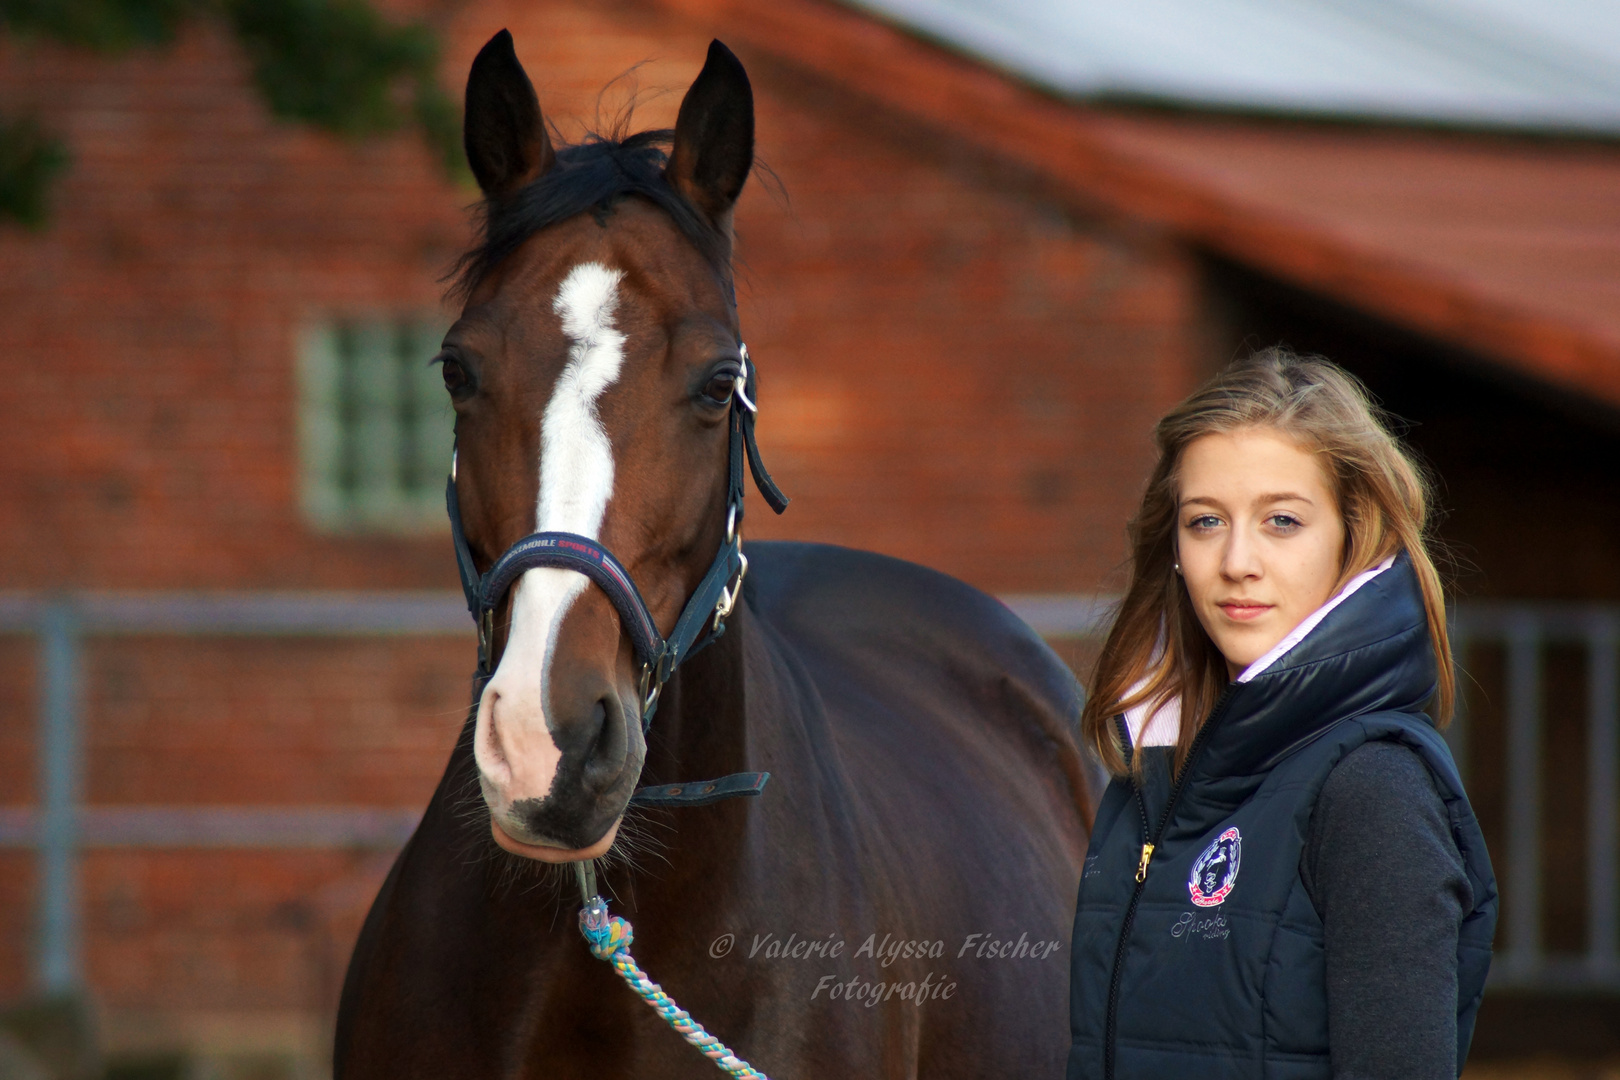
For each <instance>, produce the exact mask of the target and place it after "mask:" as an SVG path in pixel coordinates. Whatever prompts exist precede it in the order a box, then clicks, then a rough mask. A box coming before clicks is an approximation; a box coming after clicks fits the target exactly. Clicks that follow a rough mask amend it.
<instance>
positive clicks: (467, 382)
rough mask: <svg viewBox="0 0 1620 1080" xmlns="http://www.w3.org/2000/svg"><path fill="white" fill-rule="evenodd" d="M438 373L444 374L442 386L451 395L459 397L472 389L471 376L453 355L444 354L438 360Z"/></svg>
mask: <svg viewBox="0 0 1620 1080" xmlns="http://www.w3.org/2000/svg"><path fill="white" fill-rule="evenodd" d="M439 368H440V374H441V375H443V376H444V388H445V389H446V390H448V391H450V396H451V397H460V396H461V395H463V394H465V393H466V392H467V391H468V390H470V389H472V377H471V376H470V375H468V374H467V369H466V367H465V366H463V365H462V363H461V361H460V360H457V359H456V358H455V357H453V356H446V357H444V358H443V359H442V360H440V361H439Z"/></svg>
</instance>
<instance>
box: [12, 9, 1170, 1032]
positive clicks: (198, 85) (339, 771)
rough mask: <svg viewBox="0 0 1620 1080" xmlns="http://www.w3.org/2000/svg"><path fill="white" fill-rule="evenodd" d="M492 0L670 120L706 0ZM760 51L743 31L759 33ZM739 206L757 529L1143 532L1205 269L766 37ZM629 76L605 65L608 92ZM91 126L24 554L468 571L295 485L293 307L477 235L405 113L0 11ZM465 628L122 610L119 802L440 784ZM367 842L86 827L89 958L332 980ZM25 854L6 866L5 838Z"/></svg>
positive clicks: (20, 66)
mask: <svg viewBox="0 0 1620 1080" xmlns="http://www.w3.org/2000/svg"><path fill="white" fill-rule="evenodd" d="M502 26H509V27H511V29H512V30H513V32H514V34H515V35H516V38H517V42H518V51H519V54H520V56H521V57H522V58H523V60H524V61H525V63H526V64H527V65H528V67H529V70H530V72H531V74H532V76H533V77H534V80H535V82H536V84H537V86H538V87H539V90H540V93H541V98H542V104H543V106H544V107H545V108H546V109H547V110H548V111H549V112H550V113H551V114H552V115H553V116H554V117H555V118H557V119H558V120H560V121H561V122H563V125H564V129H565V130H572V131H577V130H578V128H577V125H573V124H572V123H571V122H570V119H569V118H570V117H575V118H577V117H582V116H583V117H585V118H587V119H589V118H590V117H591V115H592V114H593V112H594V111H595V109H596V100H597V94H598V91H599V90H600V89H601V87H602V86H603V84H604V83H606V82H607V81H608V80H610V79H612V78H613V77H614V76H616V75H618V74H619V73H621V72H623V71H625V70H626V69H628V68H630V67H631V66H632V65H634V64H636V63H638V62H640V61H643V60H647V59H649V58H651V62H649V63H647V64H646V65H645V66H643V67H642V68H641V69H640V70H639V74H638V78H639V83H640V85H641V87H642V89H643V90H644V91H648V90H654V89H659V88H670V89H672V90H673V91H674V92H672V93H669V94H666V95H664V96H662V97H649V98H648V99H647V100H646V101H645V102H644V104H643V106H642V108H641V110H640V112H639V113H638V121H639V122H640V123H639V124H638V126H655V125H663V124H668V123H669V122H670V121H671V120H672V118H673V115H674V111H675V108H676V106H677V104H678V102H679V92H680V91H681V90H683V89H684V88H685V86H686V84H687V83H688V82H689V81H690V79H691V78H692V77H693V76H694V75H695V74H696V71H697V68H698V65H699V64H700V62H701V59H702V56H703V54H704V49H705V46H706V45H707V42H708V39H709V36H710V32H709V30H708V28H706V27H704V26H700V25H696V24H693V23H687V22H682V21H679V20H677V19H675V18H674V17H672V16H669V15H668V14H665V13H662V12H661V11H659V10H658V9H655V8H653V7H648V6H642V5H639V4H635V3H628V4H608V5H599V4H584V3H575V4H568V3H562V2H557V0H542V2H534V0H523V2H521V3H519V2H512V3H500V2H497V0H482V2H478V3H469V4H466V5H464V6H458V7H457V8H456V10H455V12H454V15H453V19H452V20H451V21H450V22H449V23H448V24H447V40H448V43H449V50H448V58H447V63H446V72H447V73H446V80H447V82H448V83H449V84H451V85H453V86H457V87H459V85H460V84H461V81H462V79H463V78H464V72H465V70H466V65H467V63H468V61H469V60H470V58H471V56H472V54H473V53H474V51H476V49H477V47H478V46H479V45H480V44H482V42H483V41H484V40H485V39H486V38H487V37H488V36H489V35H490V34H491V33H493V32H494V31H495V30H496V29H499V28H500V27H502ZM743 59H744V61H745V62H749V59H750V58H749V56H748V55H747V53H746V52H744V53H743ZM753 74H754V78H755V84H756V93H757V97H758V107H759V152H760V155H761V157H762V158H763V159H764V161H766V162H767V163H768V164H769V165H770V166H771V168H772V169H773V170H774V172H775V174H776V175H777V176H778V177H779V178H780V180H781V184H782V186H783V188H784V189H785V191H786V200H785V201H784V200H783V199H781V198H776V197H773V196H772V195H771V193H770V192H769V190H768V188H767V185H766V184H763V183H760V182H757V181H756V182H754V183H751V184H750V185H749V187H748V189H747V191H746V193H745V195H744V198H743V201H742V204H741V207H740V209H739V214H738V232H739V235H740V255H741V258H742V261H743V263H744V265H745V268H744V272H743V284H742V288H741V299H742V304H743V319H744V325H745V329H746V331H747V335H748V340H749V344H750V348H751V350H752V352H753V354H754V356H755V357H756V358H757V359H758V361H759V363H760V365H761V369H762V382H763V392H764V413H763V418H762V421H761V432H762V434H761V441H762V444H763V447H764V450H765V452H766V455H767V458H768V460H769V462H770V464H771V466H772V468H773V470H774V471H775V472H776V474H777V476H778V478H779V479H780V481H781V482H782V484H783V486H784V488H785V489H786V490H787V491H788V492H789V494H791V495H792V496H793V498H794V503H793V506H792V508H791V509H790V511H789V512H788V514H787V516H786V517H784V518H782V519H781V520H779V521H778V520H772V519H771V518H770V515H769V514H768V513H767V512H766V511H765V510H764V507H763V505H762V504H760V503H759V502H757V501H755V502H754V503H753V504H752V506H753V509H754V513H753V514H752V515H751V516H750V518H749V524H748V529H749V533H750V535H752V536H756V537H757V536H770V537H803V538H813V539H819V540H828V541H835V542H838V543H844V544H850V545H855V546H861V547H869V548H875V549H878V550H882V551H886V552H891V553H894V554H898V555H901V556H904V557H907V558H911V559H915V560H918V561H921V562H924V563H928V564H930V565H933V566H936V567H939V568H941V569H944V570H947V571H949V572H952V573H955V574H958V575H960V576H963V577H965V578H966V579H968V580H969V581H972V582H974V583H976V584H978V585H981V586H983V587H986V588H989V589H993V590H999V591H1010V590H1063V591H1071V590H1090V589H1095V588H1098V587H1099V586H1101V585H1102V584H1103V583H1104V581H1105V578H1106V576H1107V574H1108V573H1109V571H1110V569H1111V568H1112V567H1114V566H1115V565H1116V564H1117V562H1118V561H1119V559H1120V558H1121V556H1122V554H1123V546H1122V524H1123V521H1124V519H1125V517H1126V516H1127V514H1128V512H1129V509H1130V506H1131V504H1132V502H1133V499H1134V496H1135V493H1136V487H1137V484H1138V483H1139V481H1140V478H1141V476H1142V475H1143V473H1144V472H1145V469H1146V467H1147V431H1148V429H1149V427H1150V425H1151V422H1152V420H1153V418H1154V417H1155V416H1156V415H1157V414H1158V412H1160V411H1161V410H1162V409H1163V408H1164V407H1165V406H1166V405H1167V404H1168V403H1169V402H1171V401H1172V400H1174V399H1175V398H1176V397H1178V396H1180V394H1181V393H1183V392H1184V391H1185V389H1186V383H1187V380H1188V378H1189V377H1190V376H1189V375H1188V372H1189V371H1190V370H1191V368H1192V360H1191V353H1192V351H1193V346H1192V343H1191V331H1190V322H1191V314H1190V313H1191V312H1192V310H1193V308H1194V306H1195V305H1194V303H1193V301H1192V290H1193V281H1192V275H1191V273H1190V271H1189V269H1188V266H1187V264H1186V263H1185V262H1184V260H1183V258H1182V256H1180V255H1179V254H1178V253H1177V252H1176V251H1175V250H1174V249H1173V248H1172V247H1170V246H1169V245H1168V244H1166V243H1164V242H1163V241H1161V240H1159V239H1156V238H1154V237H1151V236H1140V235H1135V234H1132V233H1130V232H1129V231H1128V230H1125V229H1124V228H1123V227H1121V226H1118V225H1112V224H1107V223H1103V222H1100V221H1097V220H1094V219H1092V218H1089V217H1088V216H1086V214H1085V213H1084V212H1083V211H1082V210H1081V209H1079V208H1075V207H1072V206H1065V205H1063V204H1061V203H1059V202H1057V201H1054V200H1053V199H1051V198H1049V197H1048V196H1047V195H1045V194H1044V193H1043V192H1042V191H1041V190H1040V189H1039V188H1037V187H1036V186H1034V185H1033V184H1032V183H1031V182H1029V181H1028V180H1027V179H1026V178H1024V177H1022V176H1020V175H1018V174H1017V173H1016V172H1014V171H1013V170H1010V169H1006V168H1003V167H1001V166H999V165H998V164H997V163H996V162H994V161H990V160H986V159H984V158H983V157H980V156H977V155H976V154H975V153H974V152H972V151H971V150H970V149H969V148H967V147H964V146H961V145H959V144H956V143H953V142H952V141H951V140H950V139H949V138H948V137H943V136H942V135H941V134H940V133H938V132H928V131H918V130H913V129H910V128H908V127H907V126H906V125H904V124H903V123H901V122H900V121H898V120H897V119H896V118H894V117H892V116H888V115H886V114H885V113H884V112H883V110H882V108H881V103H873V102H870V101H866V100H863V99H859V98H856V97H853V96H850V95H848V94H846V93H844V92H843V91H840V90H839V89H838V88H836V87H833V86H829V85H826V84H823V83H818V82H815V81H814V80H810V79H808V78H806V77H803V76H800V75H796V74H794V73H792V72H790V71H786V70H782V69H781V68H780V67H779V66H772V65H770V64H766V63H760V64H758V65H756V66H755V67H754V69H753ZM610 100H611V99H610ZM23 107H37V108H38V109H39V110H40V112H41V114H42V115H43V117H44V119H45V120H46V121H47V122H48V123H49V124H50V125H51V126H53V127H54V128H56V129H57V130H58V131H61V132H63V133H64V134H65V135H66V136H67V138H68V140H69V142H70V143H71V145H72V147H73V152H74V156H75V161H74V165H73V168H72V171H71V172H70V173H69V174H68V176H67V178H66V179H65V181H64V182H63V183H62V185H61V186H60V188H59V190H58V192H57V199H56V203H57V213H56V219H55V222H54V224H53V225H52V227H51V228H50V229H49V230H48V231H47V232H45V233H43V234H40V235H37V236H33V235H27V234H23V233H20V232H18V231H17V230H15V229H5V230H0V319H3V321H4V325H5V326H6V332H7V341H8V344H9V346H10V357H9V358H10V361H11V363H10V365H9V369H10V370H9V377H8V378H7V379H5V380H0V415H4V416H5V417H6V422H5V423H4V424H3V425H0V588H57V587H90V586H93V587H103V588H135V587H139V588H219V587H231V588H286V587H298V588H324V587H344V588H395V587H434V588H447V589H450V588H454V585H455V572H454V570H453V566H452V561H451V558H450V553H449V550H448V544H447V541H446V539H445V538H444V537H442V536H439V537H432V538H426V539H419V540H414V541H406V540H395V539H386V538H383V539H357V538H347V539H336V538H330V537H321V536H318V535H315V534H313V533H312V532H311V531H310V530H308V529H307V528H306V527H305V525H304V524H303V522H302V521H301V519H300V516H299V512H298V503H297V462H296V443H295V419H296V417H295V404H296V402H295V386H294V381H293V335H294V334H295V332H296V331H297V329H298V327H299V326H300V324H301V322H302V321H303V320H306V319H308V318H311V317H316V316H320V315H324V314H333V313H337V314H341V313H351V312H352V313H366V312H372V311H391V310H410V309H413V308H420V307H423V306H431V305H433V304H435V303H436V302H437V299H438V296H439V285H438V284H437V282H436V278H437V277H438V275H439V274H440V273H441V272H442V271H443V269H444V268H445V266H446V264H447V263H448V261H449V260H450V259H451V258H453V256H454V255H455V254H456V253H457V251H458V250H459V246H460V245H461V244H462V243H463V242H464V241H465V239H466V237H467V225H466V220H465V217H464V215H463V213H462V209H461V208H462V207H463V205H464V204H466V203H467V202H468V201H470V198H471V194H470V193H469V192H467V191H458V190H454V189H452V188H450V187H449V186H447V185H446V183H445V182H444V181H443V180H442V179H441V178H440V177H439V175H438V174H437V173H436V172H435V171H434V168H433V167H432V165H431V163H430V161H429V159H428V157H427V155H426V153H425V152H424V151H423V150H422V149H421V148H420V147H419V146H418V145H417V144H416V143H415V142H414V141H412V140H411V139H409V138H403V137H402V138H399V139H394V140H385V141H379V142H371V143H363V144H358V145H346V144H342V143H340V142H338V141H336V140H334V139H331V138H329V137H327V136H324V135H320V134H317V133H312V132H310V131H307V130H301V129H296V128H290V127H286V126H282V125H278V124H277V123H275V122H273V121H272V120H271V119H269V118H268V117H267V116H266V114H265V113H264V111H263V109H262V108H261V106H260V105H259V103H258V102H257V100H256V98H255V96H254V94H253V92H252V90H251V88H250V87H249V85H248V83H247V79H246V75H245V71H244V67H243V64H242V62H241V59H240V57H239V56H238V55H237V53H236V52H235V51H234V48H233V47H232V46H231V45H230V44H229V42H228V41H227V39H226V38H225V37H224V36H223V35H222V34H220V33H218V32H216V31H214V30H212V29H209V28H200V29H196V30H193V31H191V32H189V33H187V34H186V35H185V36H184V37H183V39H182V40H181V41H180V42H179V43H178V44H177V45H176V46H175V47H174V48H173V49H171V50H169V51H168V52H166V53H160V54H151V53H135V54H131V55H129V56H127V57H124V58H120V59H114V60H108V59H104V58H92V57H87V56H82V55H77V54H69V53H66V52H62V51H59V50H56V49H53V48H45V47H40V48H32V49H21V48H18V47H17V46H15V45H5V46H0V108H5V109H8V110H12V111H16V110H18V109H20V108H23ZM469 650H470V642H469V643H466V645H465V647H456V646H451V645H446V644H434V643H431V642H420V643H397V642H396V643H390V644H377V645H370V644H348V645H337V644H333V643H331V642H322V643H318V644H316V643H297V642H284V641H283V642H276V643H265V642H257V643H255V642H242V641H231V642H217V643H202V644H198V643H195V642H176V641H173V640H169V641H161V640H159V641H148V642H140V641H128V640H124V641H117V642H103V643H99V644H95V645H94V646H93V647H92V648H91V650H90V654H89V656H88V658H87V669H88V675H87V685H86V687H85V699H86V703H87V709H88V721H87V722H88V731H87V742H88V746H89V755H90V756H89V766H88V781H87V783H88V790H89V793H90V798H91V799H92V800H93V801H96V802H103V803H110V802H137V803H139V802H154V801H156V802H166V803H174V802H180V803H194V804H209V803H283V804H285V803H307V802H321V803H342V802H353V803H364V804H383V805H390V804H391V805H407V806H408V805H420V804H421V803H423V802H424V801H425V799H426V797H427V795H428V793H429V792H430V790H431V788H432V785H433V782H434V780H435V779H436V777H437V775H438V772H439V770H440V768H441V767H442V764H443V760H444V757H445V755H446V753H447V752H448V749H449V745H450V743H451V740H452V737H453V733H454V731H455V728H456V724H457V722H458V720H459V717H460V710H461V708H462V706H463V703H464V697H465V675H466V669H467V667H468V666H469V657H468V655H467V654H468V652H469ZM0 671H3V672H4V677H5V680H6V681H5V685H4V687H0V706H3V707H4V710H5V712H4V720H3V724H4V728H3V729H0V784H3V785H4V788H3V792H4V793H3V794H0V802H5V803H15V802H20V801H24V800H26V799H28V798H30V797H31V788H32V774H33V764H32V758H31V755H32V751H33V738H32V724H33V722H34V721H33V708H34V705H33V687H32V683H31V678H32V676H31V660H30V658H29V654H28V652H27V650H26V649H25V648H24V647H23V646H21V645H15V646H14V645H5V646H4V649H3V651H0ZM30 867H31V863H30V861H29V860H27V859H25V858H23V857H21V856H17V855H11V854H5V855H0V882H4V884H0V927H3V928H4V929H0V997H5V996H9V995H11V994H13V993H18V992H21V991H22V990H23V988H24V987H25V985H26V972H27V967H26V964H27V955H28V949H29V940H30V934H31V929H30V928H31V918H32V916H31V914H30V912H31V904H32V893H31V889H32V870H31V869H30ZM381 870H382V867H381V866H380V865H379V864H378V863H377V861H376V860H375V859H374V858H368V857H364V856H360V855H348V854H343V853H331V854H313V855H312V854H309V853H240V854H228V855H221V854H218V853H186V852H173V853H163V854H140V853H102V854H95V855H92V856H91V857H90V858H89V860H88V862H87V868H86V884H85V895H86V912H87V916H86V917H87V920H88V923H87V934H88V942H89V955H88V958H87V966H88V969H89V971H90V973H91V976H92V980H93V983H94V985H95V987H96V988H97V991H98V993H99V994H101V995H102V997H103V999H104V1000H105V1001H106V1002H108V1003H109V1004H110V1005H112V1006H113V1007H114V1008H115V1010H116V1009H124V1010H137V1011H138V1010H140V1009H147V1010H150V1009H163V1008H172V1009H204V1008H214V1009H253V1008H263V1009H289V1008H291V1009H304V1010H321V1009H324V1008H326V1007H327V1006H328V1004H329V995H330V992H331V989H332V978H333V976H332V971H331V969H332V968H333V966H334V965H337V966H339V967H340V966H341V963H342V959H343V957H344V956H346V952H347V948H348V941H349V940H350V935H352V933H353V932H354V928H355V926H356V925H357V921H356V920H357V919H358V917H359V914H358V913H359V912H363V909H364V905H365V902H366V901H367V900H368V899H369V896H370V894H371V892H372V891H373V890H374V888H375V884H376V882H377V881H378V880H379V875H380V873H381ZM14 871H15V872H14Z"/></svg>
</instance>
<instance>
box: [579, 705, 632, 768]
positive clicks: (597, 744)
mask: <svg viewBox="0 0 1620 1080" xmlns="http://www.w3.org/2000/svg"><path fill="white" fill-rule="evenodd" d="M590 725H591V729H592V730H593V731H594V733H595V737H594V738H593V739H592V740H591V743H590V746H589V748H588V749H587V750H586V751H585V762H584V768H583V772H584V774H585V776H584V778H585V782H586V783H587V784H589V785H590V786H592V787H595V788H605V787H608V786H610V785H611V784H613V783H614V782H615V781H616V780H618V778H619V774H620V773H621V772H622V771H623V770H624V757H625V751H626V748H627V741H626V738H625V727H624V710H622V709H620V708H619V705H618V702H617V701H615V700H614V699H613V698H612V697H606V696H605V697H601V698H598V699H597V701H596V704H595V705H593V706H592V707H591V719H590Z"/></svg>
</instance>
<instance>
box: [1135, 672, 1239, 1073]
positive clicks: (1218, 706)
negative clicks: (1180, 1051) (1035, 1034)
mask: <svg viewBox="0 0 1620 1080" xmlns="http://www.w3.org/2000/svg"><path fill="white" fill-rule="evenodd" d="M1235 685H1236V684H1235V683H1228V684H1227V687H1226V689H1225V690H1222V691H1221V696H1220V698H1219V699H1217V700H1216V702H1215V707H1214V708H1213V709H1211V710H1210V713H1209V719H1208V720H1205V721H1204V725H1203V726H1202V727H1200V728H1199V729H1198V734H1197V735H1194V736H1193V741H1192V746H1190V747H1188V749H1187V761H1186V763H1185V764H1183V765H1182V767H1181V772H1180V773H1179V774H1178V775H1177V776H1176V782H1175V784H1173V785H1172V786H1171V788H1170V798H1169V799H1168V800H1166V802H1165V804H1164V813H1162V814H1160V815H1159V827H1158V828H1157V829H1156V830H1154V831H1152V832H1149V831H1148V812H1147V799H1146V798H1145V797H1144V796H1143V794H1142V789H1141V788H1140V787H1137V785H1136V781H1135V780H1134V779H1133V780H1130V785H1131V790H1132V791H1133V792H1135V794H1136V808H1137V809H1138V810H1140V811H1141V813H1142V861H1141V862H1140V863H1138V864H1137V867H1136V887H1135V888H1134V889H1132V890H1131V900H1130V903H1129V904H1127V905H1126V906H1125V921H1124V923H1123V924H1121V926H1120V928H1119V944H1118V945H1116V946H1115V947H1114V969H1113V971H1112V972H1111V973H1110V975H1109V979H1108V1015H1107V1017H1106V1019H1105V1020H1104V1025H1103V1080H1114V1058H1115V1052H1114V1043H1115V1041H1116V1038H1117V1036H1118V1031H1117V1028H1118V1024H1119V982H1120V978H1121V976H1122V975H1123V973H1124V963H1125V944H1126V942H1128V941H1129V940H1130V938H1131V929H1132V927H1133V926H1134V925H1135V924H1136V905H1137V904H1138V903H1140V902H1141V900H1142V889H1143V888H1144V887H1145V886H1146V885H1147V870H1148V863H1150V862H1151V861H1152V860H1153V851H1154V849H1155V848H1157V847H1158V846H1159V841H1160V840H1162V839H1163V838H1164V830H1165V828H1166V827H1167V826H1168V825H1169V824H1170V815H1171V814H1173V813H1175V809H1176V803H1177V802H1179V801H1180V799H1181V790H1182V788H1183V787H1185V786H1186V784H1187V777H1188V776H1190V775H1192V768H1193V762H1195V761H1196V760H1198V752H1199V751H1200V750H1202V749H1203V747H1204V738H1205V736H1207V735H1208V734H1209V732H1210V730H1211V729H1212V728H1214V726H1215V721H1217V720H1219V719H1220V717H1221V714H1222V713H1223V712H1225V711H1226V703H1227V700H1228V699H1229V698H1230V697H1231V696H1232V688H1233V686H1235ZM1119 726H1120V731H1121V732H1122V733H1123V734H1124V737H1125V743H1126V745H1127V746H1129V745H1130V729H1129V728H1128V727H1126V725H1125V718H1124V717H1120V725H1119ZM1131 753H1132V756H1134V755H1135V753H1136V748H1135V747H1134V746H1133V747H1131ZM1128 775H1129V774H1127V776H1128Z"/></svg>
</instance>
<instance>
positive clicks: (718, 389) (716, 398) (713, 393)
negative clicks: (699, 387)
mask: <svg viewBox="0 0 1620 1080" xmlns="http://www.w3.org/2000/svg"><path fill="white" fill-rule="evenodd" d="M736 392H737V373H736V372H735V371H721V372H717V373H716V374H715V375H714V377H713V378H711V379H710V380H709V381H708V383H707V384H706V385H705V386H704V387H703V396H704V397H705V398H706V399H708V400H709V401H710V402H711V403H713V404H715V405H728V404H730V403H731V395H732V394H734V393H736Z"/></svg>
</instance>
